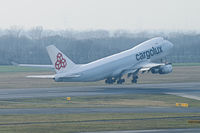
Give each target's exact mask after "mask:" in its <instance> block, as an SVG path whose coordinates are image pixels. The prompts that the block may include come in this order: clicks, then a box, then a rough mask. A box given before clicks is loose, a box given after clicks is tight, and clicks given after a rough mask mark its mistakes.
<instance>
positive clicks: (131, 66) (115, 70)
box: [55, 37, 172, 82]
mask: <svg viewBox="0 0 200 133" xmlns="http://www.w3.org/2000/svg"><path fill="white" fill-rule="evenodd" d="M171 48H172V44H171V43H170V42H169V41H167V40H164V39H163V38H160V37H158V38H153V39H151V40H148V41H145V42H143V43H141V44H139V45H137V46H135V47H133V48H131V49H128V50H126V51H123V52H120V53H117V54H114V55H111V56H108V57H105V58H102V59H99V60H96V61H93V62H90V63H88V64H81V65H78V66H77V67H76V68H74V69H73V70H72V71H71V72H67V73H59V74H56V76H55V80H56V81H61V82H75V81H77V82H78V81H81V82H82V81H83V82H85V81H97V80H103V79H105V78H108V77H115V76H119V75H120V74H122V73H123V74H124V73H126V72H128V71H131V70H135V69H138V68H139V67H140V64H141V63H143V62H150V61H155V60H158V59H161V58H163V57H165V56H166V55H167V54H168V52H169V50H170V49H171ZM67 75H79V76H77V77H69V76H67Z"/></svg>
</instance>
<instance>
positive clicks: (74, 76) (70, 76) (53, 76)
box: [26, 74, 80, 79]
mask: <svg viewBox="0 0 200 133" xmlns="http://www.w3.org/2000/svg"><path fill="white" fill-rule="evenodd" d="M79 76H80V75H78V74H73V75H66V76H63V77H62V76H58V78H76V77H79ZM26 77H27V78H42V79H53V78H55V77H56V75H29V76H26Z"/></svg>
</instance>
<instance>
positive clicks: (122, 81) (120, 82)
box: [117, 79, 125, 84]
mask: <svg viewBox="0 0 200 133" xmlns="http://www.w3.org/2000/svg"><path fill="white" fill-rule="evenodd" d="M124 82H125V79H119V80H118V81H117V84H122V83H124Z"/></svg>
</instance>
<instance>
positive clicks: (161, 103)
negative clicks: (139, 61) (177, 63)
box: [0, 94, 200, 109]
mask: <svg viewBox="0 0 200 133" xmlns="http://www.w3.org/2000/svg"><path fill="white" fill-rule="evenodd" d="M176 102H177V103H188V104H189V106H190V107H200V101H198V100H194V99H189V98H184V97H179V96H175V95H169V94H126V95H107V96H102V95H101V96H80V97H72V101H70V102H69V103H68V102H67V101H66V99H65V97H48V98H23V99H9V100H1V101H0V109H5V108H72V107H73V108H74V107H75V108H83V107H89V108H90V107H94V108H97V107H98V108H105V107H109V108H113V107H145V106H153V107H175V104H176Z"/></svg>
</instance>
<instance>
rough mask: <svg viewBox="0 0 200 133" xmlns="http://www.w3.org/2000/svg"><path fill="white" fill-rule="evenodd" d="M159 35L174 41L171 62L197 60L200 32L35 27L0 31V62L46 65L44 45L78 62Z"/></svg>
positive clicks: (2, 63) (117, 50)
mask: <svg viewBox="0 0 200 133" xmlns="http://www.w3.org/2000/svg"><path fill="white" fill-rule="evenodd" d="M157 36H162V37H164V38H165V39H167V40H169V41H171V42H172V43H173V44H174V49H173V50H172V52H171V54H170V55H169V56H168V57H167V60H168V61H169V62H172V63H187V62H200V34H199V33H192V32H190V33H189V32H188V33H183V32H181V33H180V32H168V33H164V32H155V33H149V32H135V33H134V32H128V31H123V30H119V31H114V32H110V31H106V30H96V31H81V32H80V31H73V30H63V31H49V30H44V29H43V28H42V27H35V28H33V29H31V30H29V31H25V30H23V29H22V28H11V29H9V30H0V64H1V65H9V64H11V62H12V61H14V62H17V63H31V64H50V59H49V57H48V54H47V52H46V46H48V45H52V44H53V45H55V46H56V47H57V48H58V49H60V50H61V51H62V52H63V53H65V54H66V55H67V56H68V57H69V58H71V59H72V60H73V61H74V62H75V63H78V64H82V63H87V62H91V61H94V60H96V59H99V58H103V57H105V56H108V55H111V54H114V53H118V52H121V51H123V50H127V49H129V48H132V47H134V46H135V45H137V44H139V43H141V42H143V41H146V40H148V39H150V38H152V37H157Z"/></svg>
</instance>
